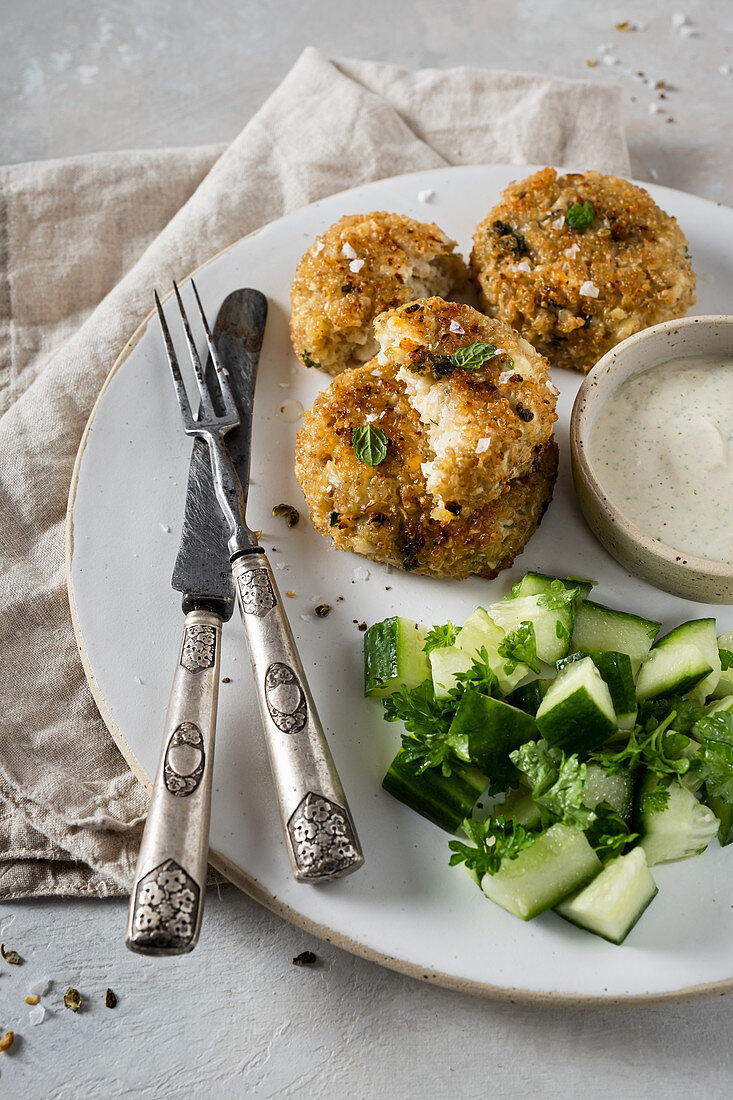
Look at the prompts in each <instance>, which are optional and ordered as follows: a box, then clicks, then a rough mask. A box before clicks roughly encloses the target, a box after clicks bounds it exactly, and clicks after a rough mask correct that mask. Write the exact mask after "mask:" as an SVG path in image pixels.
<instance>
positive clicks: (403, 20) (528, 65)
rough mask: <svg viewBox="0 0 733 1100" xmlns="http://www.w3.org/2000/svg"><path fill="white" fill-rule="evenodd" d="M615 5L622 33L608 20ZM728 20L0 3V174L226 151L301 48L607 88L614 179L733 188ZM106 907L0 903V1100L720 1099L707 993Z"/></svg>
mask: <svg viewBox="0 0 733 1100" xmlns="http://www.w3.org/2000/svg"><path fill="white" fill-rule="evenodd" d="M675 14H679V15H681V16H686V17H687V22H686V23H685V24H684V26H682V27H675V26H673V22H672V17H673V16H674V15H675ZM632 19H633V20H636V22H637V23H640V24H643V26H642V29H637V30H633V29H629V30H626V31H619V30H616V29H615V24H616V23H620V22H623V21H624V20H632ZM677 22H679V20H677ZM732 30H733V7H731V6H730V5H729V4H727V3H725V2H724V0H713V2H710V0H708V2H707V3H703V2H702V0H689V2H687V3H683V4H680V5H678V4H677V3H676V2H675V3H674V4H672V3H664V2H661V0H655V2H648V3H639V2H635V3H631V2H630V0H629V2H627V3H626V4H625V5H624V4H623V3H617V2H611V3H598V2H589V0H563V2H562V3H561V2H560V0H516V2H515V3H510V2H499V0H463V2H460V0H389V2H388V0H371V2H370V3H366V2H363V3H356V2H354V0H340V2H338V3H335V2H321V3H318V2H315V0H275V2H270V3H267V2H266V0H258V2H255V0H249V2H241V0H240V2H236V0H205V2H204V3H194V2H193V0H178V2H177V3H175V4H173V3H163V2H160V0H158V2H156V0H145V2H143V0H126V2H122V0H96V2H85V3H82V2H81V0H26V3H25V4H18V3H17V2H16V0H13V2H12V3H11V2H10V0H0V41H2V46H3V62H2V66H0V96H1V97H2V104H3V109H2V112H0V163H14V162H20V161H24V160H32V159H43V158H47V157H65V156H70V155H74V154H78V153H85V152H91V151H95V150H105V149H121V148H134V147H143V146H147V147H161V146H165V145H186V144H194V143H210V142H219V141H221V142H224V141H227V140H229V139H231V138H232V137H234V135H235V134H236V133H237V132H238V130H239V129H240V128H241V127H242V126H243V125H244V124H245V123H246V121H247V120H248V118H249V117H250V116H251V114H252V113H253V112H254V111H255V110H256V109H257V107H258V106H259V104H260V103H261V102H262V101H263V100H264V99H265V98H266V96H267V94H268V93H269V92H270V91H271V90H272V89H273V88H274V87H275V86H276V84H277V82H278V81H279V79H280V78H281V77H282V76H283V75H284V73H285V72H286V71H287V69H288V68H289V67H290V65H291V64H292V62H293V61H294V60H295V58H296V57H297V56H298V54H299V53H300V51H301V49H302V48H303V47H304V46H306V45H308V44H313V45H316V46H318V47H320V48H321V49H322V50H324V51H325V52H327V53H329V54H331V55H333V56H339V55H351V56H361V57H373V58H381V59H385V60H389V61H393V62H395V63H397V64H401V65H404V66H406V67H409V68H415V67H419V66H439V67H445V66H449V65H480V66H487V67H493V68H522V69H526V70H535V71H537V70H539V71H544V72H550V73H556V74H558V75H563V76H576V77H579V78H585V77H587V78H589V79H591V80H599V81H603V82H607V81H614V82H617V83H619V84H621V86H622V88H623V95H624V103H625V112H626V122H627V128H628V137H629V144H630V148H631V153H632V163H633V170H634V174H635V175H636V176H638V177H640V178H642V179H653V180H655V181H657V182H659V183H662V184H666V185H668V186H671V187H678V188H682V189H684V190H688V191H692V192H695V193H697V194H700V195H702V196H704V197H706V198H709V199H713V200H716V201H719V202H724V203H733V171H732V169H733V151H732V150H731V144H730V141H729V128H730V118H731V114H732V113H733V112H732V108H733V75H731V72H730V69H731V68H733V36H732V35H731V31H732ZM604 58H607V59H608V60H607V61H604ZM587 60H592V61H594V62H595V64H594V65H593V66H590V67H589V66H588V65H587V64H586V61H587ZM640 72H641V73H643V74H644V76H639V75H638V74H639V73H640ZM657 81H664V82H665V83H666V88H661V87H655V85H656V82H657ZM660 93H661V94H660ZM662 95H663V96H664V98H662ZM124 917H125V905H124V903H123V902H121V901H113V902H107V903H99V902H97V903H95V902H88V901H70V902H58V901H57V902H53V903H50V902H45V901H36V902H25V903H16V904H12V905H11V904H5V905H2V906H0V933H2V934H1V935H0V938H1V939H3V940H4V941H5V942H6V943H7V944H8V945H12V946H14V947H16V948H17V949H18V950H19V951H20V953H21V954H22V955H23V956H24V959H25V962H24V965H23V966H22V967H8V966H6V965H0V1032H3V1031H5V1030H6V1029H7V1028H13V1029H14V1030H15V1031H16V1033H17V1036H18V1038H17V1040H16V1043H15V1044H14V1047H13V1048H12V1050H11V1051H10V1053H8V1054H0V1090H1V1092H2V1095H4V1096H5V1095H6V1096H18V1097H26V1096H27V1097H30V1096H34V1097H54V1098H59V1100H67V1098H68V1100H70V1098H71V1097H76V1096H90V1097H116V1096H126V1095H133V1096H139V1097H144V1098H146V1100H147V1098H163V1097H165V1098H168V1097H173V1096H175V1097H178V1096H181V1097H189V1096H191V1097H194V1096H195V1097H204V1098H206V1097H217V1098H218V1097H230V1096H231V1097H239V1096H249V1095H251V1096H257V1097H281V1096H282V1097H285V1096H288V1097H296V1096H297V1097H300V1096H302V1097H321V1096H324V1097H325V1096H336V1095H343V1096H349V1097H377V1096H382V1097H398V1096H399V1097H407V1098H410V1097H430V1098H432V1097H463V1096H469V1095H481V1094H482V1093H485V1092H488V1093H489V1094H491V1095H496V1096H502V1097H506V1098H509V1100H512V1098H514V1097H520V1096H521V1097H530V1098H532V1097H539V1096H543V1097H550V1098H555V1097H558V1098H559V1097H563V1098H575V1097H577V1098H585V1097H593V1098H605V1097H608V1098H611V1097H614V1098H618V1097H629V1098H642V1097H644V1098H645V1097H655V1098H668V1097H678V1096H679V1097H681V1096H687V1095H688V1094H689V1093H690V1092H691V1091H693V1090H697V1091H700V1092H701V1094H702V1095H704V1096H705V1097H706V1098H711V1097H723V1096H727V1095H728V1094H729V1092H730V1078H731V1070H732V1069H733V1065H732V1062H731V1056H730V1042H729V1036H730V1032H731V1028H732V1027H733V999H725V1000H716V1001H709V1002H701V1003H697V1004H691V1005H680V1006H666V1007H658V1008H651V1009H627V1010H619V1011H601V1012H598V1011H596V1012H592V1011H585V1012H579V1011H559V1010H554V1011H548V1010H541V1009H532V1008H526V1007H519V1006H513V1005H508V1004H494V1003H491V1002H486V1001H481V1000H476V999H472V998H470V997H466V996H463V995H459V994H455V993H451V992H448V991H446V990H440V989H435V988H429V987H427V986H425V985H422V984H420V983H418V982H415V981H412V980H410V979H407V978H403V977H401V976H399V975H397V974H394V973H391V972H389V971H386V970H383V969H381V968H379V967H377V966H376V965H374V964H371V963H368V962H365V961H363V960H360V959H355V958H352V957H351V956H349V955H347V954H345V953H343V952H341V951H339V950H338V949H336V948H334V947H332V946H331V945H328V944H322V943H319V942H317V941H315V940H312V939H311V938H310V937H309V936H307V935H305V934H303V933H301V932H299V931H298V930H297V929H294V928H292V927H290V926H289V925H287V924H285V923H284V922H282V921H281V920H280V919H278V918H276V917H274V916H272V915H271V914H269V913H267V912H265V911H264V910H262V909H260V908H259V907H258V906H257V905H255V903H254V902H252V901H250V900H249V899H248V898H245V897H243V896H242V895H241V894H239V893H238V892H237V891H236V890H234V889H232V888H223V889H222V890H221V894H220V896H218V895H217V894H216V892H214V893H213V894H211V895H210V898H209V902H208V908H207V913H206V918H205V921H206V923H205V928H204V935H203V938H202V942H201V944H200V946H199V947H198V949H197V951H196V953H195V954H194V955H192V956H191V957H190V958H186V959H181V960H177V961H173V962H170V961H169V962H162V961H158V960H140V959H137V958H135V957H133V956H132V955H129V954H128V953H126V951H125V949H124V947H123V946H122V930H123V925H124ZM305 949H311V950H313V951H315V952H316V954H317V955H318V957H319V962H318V964H317V965H316V966H315V967H314V968H312V969H309V968H301V967H295V966H293V965H292V963H291V959H292V958H293V956H294V955H296V954H297V953H299V952H300V951H302V950H305ZM39 978H48V979H51V980H52V981H53V986H52V988H51V989H50V991H49V993H48V994H47V995H45V996H44V997H43V998H42V1003H43V1004H44V1005H45V1006H46V1008H47V1014H46V1017H45V1019H44V1022H43V1023H42V1024H41V1025H33V1024H31V1023H30V1021H29V1014H30V1009H29V1008H28V1006H26V1005H25V1004H24V1001H23V998H24V997H25V995H26V993H27V992H28V990H29V989H30V988H31V986H32V985H33V983H34V982H35V981H36V980H37V979H39ZM68 985H73V986H75V987H77V988H78V989H79V990H80V992H81V993H82V995H83V996H84V1001H85V1003H84V1008H83V1010H82V1012H80V1013H79V1014H78V1015H77V1016H75V1015H73V1014H72V1013H71V1012H70V1011H69V1010H68V1009H64V1008H63V1007H62V1004H61V998H62V995H63V992H64V990H65V989H66V987H67V986H68ZM108 986H110V987H111V988H112V989H114V990H115V992H116V993H117V995H118V998H119V1003H118V1006H117V1008H115V1009H107V1008H105V1006H104V992H105V989H106V988H107V987H108Z"/></svg>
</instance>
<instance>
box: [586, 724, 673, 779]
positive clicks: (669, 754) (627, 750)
mask: <svg viewBox="0 0 733 1100" xmlns="http://www.w3.org/2000/svg"><path fill="white" fill-rule="evenodd" d="M676 716H677V712H676V711H674V710H673V711H671V712H670V713H669V714H668V715H667V716H666V717H665V718H664V720H663V721H662V722H658V721H657V719H656V718H653V717H650V718H647V720H646V722H645V724H644V726H641V725H636V726H635V727H634V729H633V730H632V731H631V733H630V734H629V739H628V741H627V743H626V745H625V746H624V747H623V748H622V749H620V750H619V751H618V752H615V753H608V752H596V753H591V754H590V755H589V757H588V759H589V761H590V762H592V763H595V764H600V765H601V766H602V767H604V768H605V769H606V770H607V771H608V772H610V773H611V775H615V774H616V772H619V771H621V770H622V769H623V768H629V769H631V770H632V771H633V770H635V769H636V768H647V769H648V770H649V771H651V772H654V774H655V775H658V776H660V777H662V776H667V775H678V776H679V775H684V774H685V772H686V771H688V770H689V768H690V760H689V759H688V758H686V757H683V756H681V755H680V754H681V753H682V752H683V751H684V750H685V748H686V747H687V745H688V743H689V742H688V738H687V735H686V734H682V733H679V732H677V730H676V721H675V719H676ZM673 722H675V729H674V730H671V729H670V728H669V727H670V726H671V725H672V723H673Z"/></svg>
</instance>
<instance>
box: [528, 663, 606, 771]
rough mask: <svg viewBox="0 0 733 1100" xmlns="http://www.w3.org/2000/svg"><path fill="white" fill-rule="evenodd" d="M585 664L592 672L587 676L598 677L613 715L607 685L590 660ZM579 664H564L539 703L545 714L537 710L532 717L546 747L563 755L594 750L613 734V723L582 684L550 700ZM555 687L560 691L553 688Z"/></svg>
mask: <svg viewBox="0 0 733 1100" xmlns="http://www.w3.org/2000/svg"><path fill="white" fill-rule="evenodd" d="M584 661H588V662H589V663H588V665H587V666H586V668H588V669H590V670H592V674H591V673H589V675H591V676H592V677H597V679H598V681H599V683H600V685H601V688H602V692H605V694H606V696H607V697H608V706H609V707H610V709H611V712H613V704H612V703H611V697H610V692H609V691H608V687H607V685H606V682H605V681H604V680H603V678H602V677H601V674H600V673H599V672H598V670H597V669H596V667H595V665H594V664H593V662H592V659H591V658H590V657H586V658H584ZM581 664H583V661H575V662H573V663H572V664H570V665H566V666H565V668H564V669H563V670H562V672H560V673H558V675H557V677H556V678H555V680H554V681H553V684H552V686H551V687H550V688H549V689H548V691H547V694H546V695H545V698H544V699H543V701H542V707H545V708H546V709H545V711H544V712H543V711H542V707H540V709H539V710H538V712H537V715H536V717H535V721H536V722H537V726H538V728H539V731H540V733H541V734H542V736H543V737H544V739H545V741H547V743H548V745H554V746H556V747H557V748H560V749H563V750H564V751H565V752H578V753H583V752H591V751H592V750H593V749H597V748H600V746H601V745H602V744H603V742H604V741H607V740H608V738H609V737H611V736H613V734H614V733H615V731H616V723H615V721H614V720H613V719H612V718H611V717H610V715H608V714H605V713H604V712H603V711H602V710H601V709H600V707H599V706H598V704H597V703H596V701H595V699H593V697H592V695H591V693H590V692H589V691H588V689H587V687H585V686H584V685H583V684H582V683H579V684H578V686H577V687H576V688H575V689H574V690H573V691H572V692H570V694H567V695H561V696H560V698H559V700H558V701H557V702H555V701H553V696H554V695H555V694H558V695H559V694H560V688H562V685H563V681H564V680H565V679H567V678H568V677H571V676H572V675H573V674H575V671H576V669H578V668H579V667H580V665H581ZM558 684H559V685H560V688H556V685H558ZM553 689H555V690H553Z"/></svg>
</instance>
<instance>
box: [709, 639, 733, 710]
mask: <svg viewBox="0 0 733 1100" xmlns="http://www.w3.org/2000/svg"><path fill="white" fill-rule="evenodd" d="M718 653H719V654H721V655H725V658H726V659H725V661H723V664H726V665H728V667H727V668H723V669H722V671H721V673H720V679H719V680H718V686H717V687H716V688H715V691H713V693H712V695H713V698H714V699H722V698H723V697H724V696H726V695H733V665H731V664H728V661H729V660H730V657H728V654H733V630H732V631H730V632H729V633H728V634H721V635H720V637H719V638H718Z"/></svg>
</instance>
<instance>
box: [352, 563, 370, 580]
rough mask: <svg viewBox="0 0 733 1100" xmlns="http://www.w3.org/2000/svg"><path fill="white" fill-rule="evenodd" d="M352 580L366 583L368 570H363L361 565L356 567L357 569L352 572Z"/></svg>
mask: <svg viewBox="0 0 733 1100" xmlns="http://www.w3.org/2000/svg"><path fill="white" fill-rule="evenodd" d="M354 580H355V581H368V580H369V570H368V569H364V567H363V566H361V565H359V566H357V568H356V569H355V570H354Z"/></svg>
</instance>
